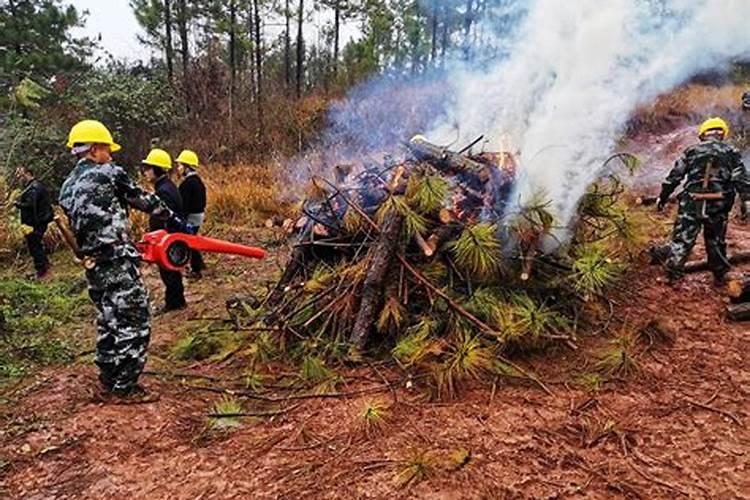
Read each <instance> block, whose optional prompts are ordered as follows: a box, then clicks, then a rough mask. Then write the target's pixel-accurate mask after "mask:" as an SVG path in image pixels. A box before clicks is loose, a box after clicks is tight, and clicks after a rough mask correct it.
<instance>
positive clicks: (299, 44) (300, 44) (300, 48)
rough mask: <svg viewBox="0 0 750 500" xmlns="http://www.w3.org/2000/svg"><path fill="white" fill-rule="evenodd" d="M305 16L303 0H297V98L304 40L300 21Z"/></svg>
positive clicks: (302, 20) (301, 21)
mask: <svg viewBox="0 0 750 500" xmlns="http://www.w3.org/2000/svg"><path fill="white" fill-rule="evenodd" d="M304 18H305V0H299V10H298V12H297V68H296V69H297V99H299V98H301V97H302V79H303V78H304V73H305V71H304V67H303V64H304V56H305V40H304V37H303V36H302V23H303V22H304Z"/></svg>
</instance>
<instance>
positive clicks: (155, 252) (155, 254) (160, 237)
mask: <svg viewBox="0 0 750 500" xmlns="http://www.w3.org/2000/svg"><path fill="white" fill-rule="evenodd" d="M136 247H138V251H139V252H140V254H141V259H142V260H143V261H144V262H148V263H150V264H157V265H158V266H159V267H161V268H163V269H167V270H170V271H179V270H181V269H183V268H184V267H185V266H187V264H188V262H190V254H191V250H198V251H200V252H208V253H226V254H233V255H242V256H244V257H250V258H251V259H263V258H265V257H266V251H265V250H263V249H262V248H258V247H249V246H245V245H238V244H237V243H230V242H228V241H223V240H217V239H215V238H208V237H206V236H196V235H192V234H184V233H168V232H167V231H165V230H163V229H160V230H159V231H153V232H150V233H146V234H144V235H143V238H142V239H141V241H140V242H138V243H137V244H136Z"/></svg>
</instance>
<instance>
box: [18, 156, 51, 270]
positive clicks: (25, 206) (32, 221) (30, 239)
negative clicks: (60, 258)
mask: <svg viewBox="0 0 750 500" xmlns="http://www.w3.org/2000/svg"><path fill="white" fill-rule="evenodd" d="M16 176H17V178H18V180H19V181H20V182H21V183H23V185H24V190H23V192H21V196H20V197H19V199H18V201H17V202H16V208H18V209H19V210H20V211H21V224H23V225H24V226H25V227H26V229H27V230H26V245H27V246H28V248H29V253H30V254H31V258H32V259H33V260H34V269H35V270H36V275H35V277H36V279H38V280H41V279H44V278H46V277H47V276H48V275H49V260H48V259H47V249H46V248H45V247H44V233H46V232H47V226H48V225H49V223H50V222H52V219H53V217H54V215H53V212H52V202H51V200H50V196H49V191H47V188H46V187H45V185H44V184H42V183H41V182H40V181H38V180H36V179H35V178H34V174H33V173H32V172H31V171H30V170H29V169H28V168H25V167H20V168H18V169H17V170H16Z"/></svg>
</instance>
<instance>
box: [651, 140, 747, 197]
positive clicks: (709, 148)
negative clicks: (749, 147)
mask: <svg viewBox="0 0 750 500" xmlns="http://www.w3.org/2000/svg"><path fill="white" fill-rule="evenodd" d="M683 180H684V181H685V184H684V191H683V193H688V194H690V193H722V194H723V195H724V197H723V200H719V201H721V202H728V203H729V205H730V207H731V203H732V201H733V200H734V196H735V194H736V193H739V194H740V196H741V197H742V200H743V201H747V200H750V178H749V177H748V174H747V173H746V171H745V166H744V164H743V163H742V156H741V155H740V152H739V151H737V149H736V148H734V147H733V146H730V145H729V144H727V143H725V142H721V141H707V142H701V143H699V144H695V145H693V146H690V147H689V148H687V149H686V150H685V152H684V153H683V155H682V157H680V159H678V160H677V163H675V166H674V168H673V169H672V171H671V172H669V175H668V176H667V179H666V181H664V183H663V184H662V190H661V194H660V195H659V199H660V200H661V201H666V200H667V199H668V198H669V197H670V195H671V194H672V193H673V192H674V190H675V189H677V187H678V186H679V185H680V184H681V183H682V182H683Z"/></svg>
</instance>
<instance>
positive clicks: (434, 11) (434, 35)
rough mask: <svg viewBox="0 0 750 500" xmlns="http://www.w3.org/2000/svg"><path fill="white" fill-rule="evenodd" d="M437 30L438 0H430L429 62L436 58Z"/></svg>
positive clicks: (433, 61)
mask: <svg viewBox="0 0 750 500" xmlns="http://www.w3.org/2000/svg"><path fill="white" fill-rule="evenodd" d="M437 31H438V2H437V0H432V33H431V35H432V40H431V47H430V48H431V52H430V63H432V64H433V65H434V64H435V59H436V58H437Z"/></svg>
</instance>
